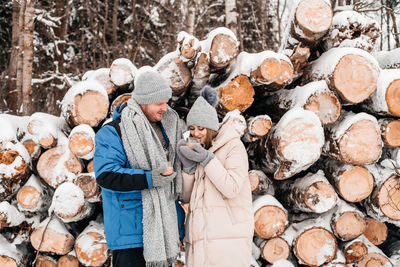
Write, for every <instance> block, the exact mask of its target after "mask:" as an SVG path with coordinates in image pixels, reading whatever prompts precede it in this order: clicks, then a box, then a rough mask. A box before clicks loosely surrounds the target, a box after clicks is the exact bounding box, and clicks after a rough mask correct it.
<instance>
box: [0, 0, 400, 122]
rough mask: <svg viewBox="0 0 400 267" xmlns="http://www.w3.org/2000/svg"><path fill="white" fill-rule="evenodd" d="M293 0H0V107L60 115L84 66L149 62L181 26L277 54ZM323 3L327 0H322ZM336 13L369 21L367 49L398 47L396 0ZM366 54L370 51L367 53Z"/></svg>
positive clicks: (338, 1)
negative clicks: (373, 37) (220, 32)
mask: <svg viewBox="0 0 400 267" xmlns="http://www.w3.org/2000/svg"><path fill="white" fill-rule="evenodd" d="M293 1H294V0H278V1H277V0H158V1H154V0H153V1H151V0H40V1H39V0H2V1H1V2H0V112H1V113H10V114H16V115H30V114H32V113H33V112H46V113H50V114H53V115H59V114H60V108H59V106H58V104H57V103H58V101H60V100H62V98H63V96H64V95H65V93H66V91H67V90H68V88H69V85H68V83H73V82H75V81H79V80H81V77H82V75H83V74H84V73H85V72H86V71H88V70H95V69H99V68H103V67H105V68H109V67H110V66H111V63H112V62H113V60H115V59H117V58H121V57H124V58H128V59H130V60H131V61H132V62H133V63H134V65H135V66H136V67H138V68H139V67H141V66H144V65H150V66H153V65H155V64H156V63H157V62H158V60H159V59H160V58H161V57H163V56H164V55H166V54H167V53H169V52H172V51H174V50H175V49H176V47H177V41H176V38H177V34H178V33H179V32H180V31H186V32H188V33H190V34H192V35H194V36H196V37H197V38H198V39H199V40H203V39H205V38H206V35H207V33H208V32H210V31H211V30H212V29H215V28H217V27H221V26H225V27H227V28H229V29H231V30H232V31H233V32H234V33H235V34H236V36H237V37H238V40H239V42H240V51H247V52H253V53H254V52H261V51H264V50H273V51H275V52H277V51H279V50H280V49H281V48H282V47H281V43H282V40H284V38H285V29H286V26H287V25H290V23H289V17H290V12H291V7H293V6H294V5H293ZM327 1H328V0H327ZM331 5H332V7H333V10H334V11H335V12H337V11H341V10H347V9H353V10H356V11H358V12H361V13H363V14H365V15H366V16H368V17H371V18H373V19H375V20H376V21H377V22H378V24H379V25H380V28H381V36H380V37H379V39H378V40H377V42H376V47H375V48H374V51H382V50H392V49H395V48H397V47H399V46H400V41H399V39H400V38H399V25H400V21H399V18H400V16H399V11H400V1H393V0H378V1H371V0H369V1H359V0H331ZM374 51H372V53H374Z"/></svg>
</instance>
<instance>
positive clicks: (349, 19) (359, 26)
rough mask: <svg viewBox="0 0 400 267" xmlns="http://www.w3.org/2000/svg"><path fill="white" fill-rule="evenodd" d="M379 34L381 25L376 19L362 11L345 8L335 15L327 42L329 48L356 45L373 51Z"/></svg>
mask: <svg viewBox="0 0 400 267" xmlns="http://www.w3.org/2000/svg"><path fill="white" fill-rule="evenodd" d="M379 35H380V29H379V25H378V23H377V22H376V21H375V20H373V19H371V18H369V17H367V16H365V15H363V14H362V13H360V12H356V11H353V10H345V11H342V12H338V13H335V15H334V16H333V21H332V27H331V28H330V32H329V38H327V39H326V44H327V48H328V49H330V48H332V47H355V48H360V49H363V50H365V51H367V52H371V51H372V49H373V48H374V46H375V42H376V39H377V38H378V37H379Z"/></svg>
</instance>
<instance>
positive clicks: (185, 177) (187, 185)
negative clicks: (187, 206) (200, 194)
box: [182, 171, 194, 203]
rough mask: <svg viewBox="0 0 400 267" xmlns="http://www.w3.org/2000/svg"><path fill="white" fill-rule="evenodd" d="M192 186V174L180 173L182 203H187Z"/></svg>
mask: <svg viewBox="0 0 400 267" xmlns="http://www.w3.org/2000/svg"><path fill="white" fill-rule="evenodd" d="M193 185H194V174H189V173H186V172H184V171H182V200H183V203H189V201H190V196H191V195H192V190H193Z"/></svg>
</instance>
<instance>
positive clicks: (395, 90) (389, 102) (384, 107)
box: [362, 69, 400, 117]
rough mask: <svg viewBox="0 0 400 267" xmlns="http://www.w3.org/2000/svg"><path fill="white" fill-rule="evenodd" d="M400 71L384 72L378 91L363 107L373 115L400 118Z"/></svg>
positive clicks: (380, 76) (380, 78)
mask: <svg viewBox="0 0 400 267" xmlns="http://www.w3.org/2000/svg"><path fill="white" fill-rule="evenodd" d="M399 103H400V70H399V69H385V70H382V71H381V73H380V75H379V78H378V81H377V90H376V92H375V93H374V94H372V95H371V97H370V98H369V99H367V100H366V101H365V103H362V107H363V108H365V109H366V110H368V111H370V112H372V113H373V114H379V115H389V116H397V117H400V105H399Z"/></svg>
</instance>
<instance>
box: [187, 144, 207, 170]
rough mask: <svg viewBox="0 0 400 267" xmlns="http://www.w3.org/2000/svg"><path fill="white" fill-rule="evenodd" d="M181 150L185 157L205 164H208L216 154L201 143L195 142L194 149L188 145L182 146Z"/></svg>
mask: <svg viewBox="0 0 400 267" xmlns="http://www.w3.org/2000/svg"><path fill="white" fill-rule="evenodd" d="M179 150H180V152H181V153H182V155H183V156H184V157H186V158H187V159H189V160H192V161H194V162H199V163H200V164H201V165H203V166H206V165H207V164H208V163H209V162H210V161H211V160H212V159H213V158H214V154H213V153H212V152H211V151H208V150H207V149H205V148H204V147H202V146H201V145H199V144H194V145H193V150H192V149H190V148H189V147H188V146H181V147H180V148H179Z"/></svg>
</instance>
